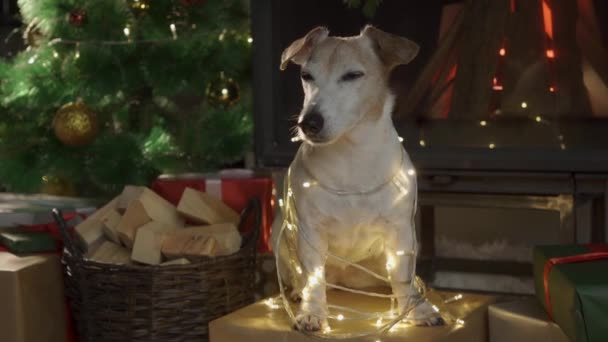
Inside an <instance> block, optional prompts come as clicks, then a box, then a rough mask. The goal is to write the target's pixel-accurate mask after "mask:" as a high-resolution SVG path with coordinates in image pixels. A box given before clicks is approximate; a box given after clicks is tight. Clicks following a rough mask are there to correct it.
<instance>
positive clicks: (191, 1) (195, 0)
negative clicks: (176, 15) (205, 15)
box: [181, 0, 207, 7]
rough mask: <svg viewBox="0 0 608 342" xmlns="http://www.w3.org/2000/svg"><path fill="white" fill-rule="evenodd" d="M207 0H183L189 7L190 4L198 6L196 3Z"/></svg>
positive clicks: (199, 3) (183, 3) (202, 2)
mask: <svg viewBox="0 0 608 342" xmlns="http://www.w3.org/2000/svg"><path fill="white" fill-rule="evenodd" d="M206 1H207V0H181V2H182V5H184V6H185V7H189V6H196V5H202V4H204V3H205V2H206Z"/></svg>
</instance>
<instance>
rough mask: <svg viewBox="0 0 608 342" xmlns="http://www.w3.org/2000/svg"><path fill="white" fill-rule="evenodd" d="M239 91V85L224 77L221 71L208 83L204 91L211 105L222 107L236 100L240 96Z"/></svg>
mask: <svg viewBox="0 0 608 342" xmlns="http://www.w3.org/2000/svg"><path fill="white" fill-rule="evenodd" d="M239 93H240V89H239V85H238V84H237V83H236V82H235V81H234V80H233V79H232V78H229V77H226V76H225V75H224V73H223V72H222V73H220V76H219V77H218V78H217V79H215V80H213V81H212V82H210V83H209V85H208V86H207V91H206V95H207V101H209V103H210V104H211V105H212V106H223V107H228V106H231V105H233V104H234V103H235V102H237V101H238V100H239V97H240V94H239Z"/></svg>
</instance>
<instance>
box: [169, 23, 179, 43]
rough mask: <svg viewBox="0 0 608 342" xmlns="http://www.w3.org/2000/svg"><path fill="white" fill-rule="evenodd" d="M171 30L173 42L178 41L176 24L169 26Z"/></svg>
mask: <svg viewBox="0 0 608 342" xmlns="http://www.w3.org/2000/svg"><path fill="white" fill-rule="evenodd" d="M169 29H171V34H172V35H173V40H176V39H177V29H176V28H175V24H174V23H171V25H169Z"/></svg>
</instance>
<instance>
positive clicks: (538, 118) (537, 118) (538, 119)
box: [534, 116, 543, 122]
mask: <svg viewBox="0 0 608 342" xmlns="http://www.w3.org/2000/svg"><path fill="white" fill-rule="evenodd" d="M534 120H536V122H541V121H543V118H541V117H540V116H537V117H535V118H534Z"/></svg>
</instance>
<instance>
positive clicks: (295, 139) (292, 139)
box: [291, 136, 302, 142]
mask: <svg viewBox="0 0 608 342" xmlns="http://www.w3.org/2000/svg"><path fill="white" fill-rule="evenodd" d="M300 140H302V139H300V137H298V136H296V137H293V138H291V142H298V141H300Z"/></svg>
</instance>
